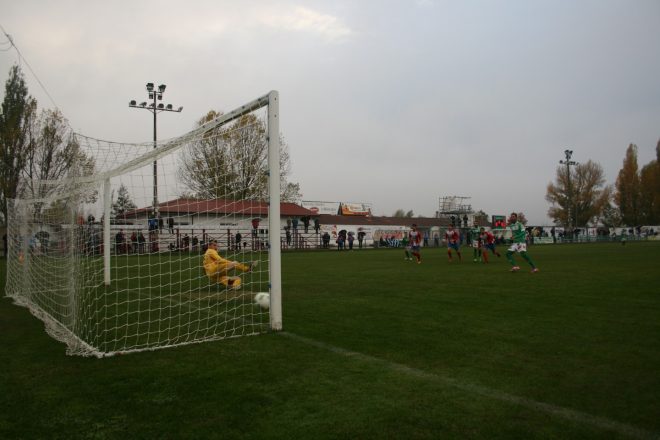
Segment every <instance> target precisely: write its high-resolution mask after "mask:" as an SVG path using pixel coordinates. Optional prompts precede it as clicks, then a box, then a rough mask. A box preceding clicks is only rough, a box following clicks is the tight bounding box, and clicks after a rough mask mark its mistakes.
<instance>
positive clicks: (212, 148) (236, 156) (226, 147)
mask: <svg viewBox="0 0 660 440" xmlns="http://www.w3.org/2000/svg"><path fill="white" fill-rule="evenodd" d="M221 114H222V113H220V112H216V111H210V112H209V113H207V115H206V116H204V117H203V118H201V119H200V120H199V121H198V126H201V125H203V124H205V123H207V122H209V121H212V120H213V119H215V118H217V117H219V116H221ZM266 136H267V133H266V125H265V124H264V122H263V121H262V120H260V119H258V118H257V117H256V116H254V115H245V116H242V117H240V118H239V119H238V120H237V121H235V122H234V123H232V124H230V125H229V126H224V127H221V128H218V129H214V130H210V131H208V132H206V133H205V134H204V136H203V137H202V138H201V139H198V140H195V141H193V142H191V144H190V145H189V146H188V147H187V148H185V149H184V150H183V153H182V155H181V167H180V171H179V177H180V178H181V180H182V181H183V182H184V184H185V185H186V186H187V187H188V189H189V190H190V192H192V193H193V194H194V195H195V197H197V198H202V199H207V198H208V199H215V198H221V197H225V196H226V195H227V194H232V195H233V196H234V197H235V198H238V199H242V200H263V199H265V196H266V194H267V193H268V179H267V169H268V163H267V162H268V142H267V139H266ZM289 165H290V160H289V153H288V148H287V144H286V142H285V141H284V139H283V138H282V137H280V188H281V193H280V197H281V199H282V201H297V200H299V199H300V198H301V197H302V196H301V195H300V185H299V184H293V183H289V182H288V181H287V177H288V175H289Z"/></svg>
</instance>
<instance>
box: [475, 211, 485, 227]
mask: <svg viewBox="0 0 660 440" xmlns="http://www.w3.org/2000/svg"><path fill="white" fill-rule="evenodd" d="M474 221H475V223H478V224H480V225H483V224H486V223H488V214H486V213H485V212H484V211H483V210H481V209H480V210H479V211H477V212H475V213H474Z"/></svg>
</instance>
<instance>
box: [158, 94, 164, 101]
mask: <svg viewBox="0 0 660 440" xmlns="http://www.w3.org/2000/svg"><path fill="white" fill-rule="evenodd" d="M162 99H163V94H162V93H159V94H158V100H159V101H160V100H162Z"/></svg>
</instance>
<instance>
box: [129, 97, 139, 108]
mask: <svg viewBox="0 0 660 440" xmlns="http://www.w3.org/2000/svg"><path fill="white" fill-rule="evenodd" d="M136 104H137V103H136V102H135V99H131V102H129V103H128V105H130V106H131V107H135V105H136Z"/></svg>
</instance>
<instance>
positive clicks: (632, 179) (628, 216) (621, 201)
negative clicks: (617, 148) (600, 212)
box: [614, 144, 641, 226]
mask: <svg viewBox="0 0 660 440" xmlns="http://www.w3.org/2000/svg"><path fill="white" fill-rule="evenodd" d="M640 198H641V185H640V179H639V168H638V165H637V145H635V144H630V145H629V146H628V149H627V150H626V156H625V158H624V159H623V167H622V168H621V170H620V171H619V175H618V177H617V179H616V193H615V196H614V200H615V201H616V204H617V205H618V207H619V211H620V212H621V220H622V222H623V224H625V225H628V226H635V225H639V223H640V220H641V215H640V214H641V213H640Z"/></svg>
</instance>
